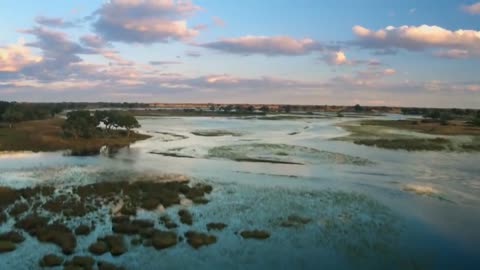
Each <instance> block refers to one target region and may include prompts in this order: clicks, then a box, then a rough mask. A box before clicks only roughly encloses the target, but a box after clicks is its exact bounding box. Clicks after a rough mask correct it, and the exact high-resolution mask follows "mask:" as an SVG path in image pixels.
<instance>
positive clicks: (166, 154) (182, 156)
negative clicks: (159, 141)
mask: <svg viewBox="0 0 480 270" xmlns="http://www.w3.org/2000/svg"><path fill="white" fill-rule="evenodd" d="M149 153H150V154H155V155H161V156H166V157H177V158H195V157H194V156H190V155H185V154H181V153H177V152H160V151H150V152H149Z"/></svg>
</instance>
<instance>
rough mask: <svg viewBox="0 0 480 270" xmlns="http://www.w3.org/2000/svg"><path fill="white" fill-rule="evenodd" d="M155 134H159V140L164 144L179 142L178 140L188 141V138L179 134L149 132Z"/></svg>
mask: <svg viewBox="0 0 480 270" xmlns="http://www.w3.org/2000/svg"><path fill="white" fill-rule="evenodd" d="M151 132H153V133H156V134H160V136H158V137H160V139H161V140H162V141H164V142H171V141H179V140H185V139H188V136H185V135H181V134H175V133H171V132H161V131H151Z"/></svg>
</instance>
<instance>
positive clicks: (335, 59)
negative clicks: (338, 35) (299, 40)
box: [323, 51, 350, 65]
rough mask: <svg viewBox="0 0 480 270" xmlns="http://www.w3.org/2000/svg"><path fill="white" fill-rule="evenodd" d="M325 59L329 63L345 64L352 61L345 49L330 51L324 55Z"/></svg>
mask: <svg viewBox="0 0 480 270" xmlns="http://www.w3.org/2000/svg"><path fill="white" fill-rule="evenodd" d="M323 60H324V61H325V62H327V64H329V65H344V64H349V63H350V62H349V61H348V60H347V56H346V55H345V53H344V52H343V51H337V52H331V53H328V54H326V55H325V56H324V57H323Z"/></svg>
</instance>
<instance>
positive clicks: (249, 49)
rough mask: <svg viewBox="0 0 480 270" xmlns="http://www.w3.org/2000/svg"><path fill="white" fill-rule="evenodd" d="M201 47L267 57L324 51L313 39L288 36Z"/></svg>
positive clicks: (234, 40) (241, 39)
mask: <svg viewBox="0 0 480 270" xmlns="http://www.w3.org/2000/svg"><path fill="white" fill-rule="evenodd" d="M201 46H202V47H205V48H209V49H215V50H219V51H223V52H228V53H234V54H242V55H250V54H263V55H268V56H277V55H304V54H309V53H311V52H314V51H322V50H323V49H325V48H324V46H322V45H321V44H320V43H319V42H317V41H315V40H313V39H310V38H303V39H294V38H292V37H289V36H242V37H237V38H226V39H222V40H220V41H214V42H210V43H205V44H203V45H201Z"/></svg>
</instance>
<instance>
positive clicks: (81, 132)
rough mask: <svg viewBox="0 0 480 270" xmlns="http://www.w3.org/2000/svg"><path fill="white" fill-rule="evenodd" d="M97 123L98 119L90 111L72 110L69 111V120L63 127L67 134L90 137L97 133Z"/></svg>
mask: <svg viewBox="0 0 480 270" xmlns="http://www.w3.org/2000/svg"><path fill="white" fill-rule="evenodd" d="M97 125H98V121H97V120H96V119H95V117H93V116H92V115H91V113H90V111H72V112H69V113H67V120H65V123H64V124H63V126H62V128H63V131H64V133H65V134H66V135H71V136H73V137H74V138H75V139H77V138H78V137H83V138H89V137H92V136H93V135H94V134H95V130H96V128H97Z"/></svg>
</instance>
